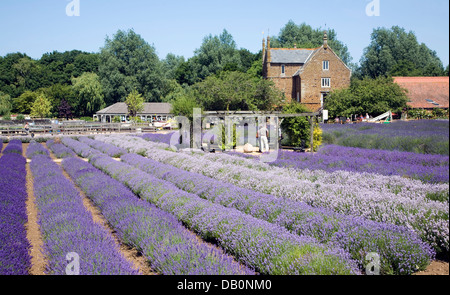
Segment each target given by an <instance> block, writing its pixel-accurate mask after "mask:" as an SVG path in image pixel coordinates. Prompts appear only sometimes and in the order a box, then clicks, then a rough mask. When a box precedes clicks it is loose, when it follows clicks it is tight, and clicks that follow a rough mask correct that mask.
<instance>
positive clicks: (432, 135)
mask: <svg viewBox="0 0 450 295" xmlns="http://www.w3.org/2000/svg"><path fill="white" fill-rule="evenodd" d="M321 127H322V129H323V138H324V143H325V144H335V145H340V146H346V147H357V148H365V149H377V150H391V151H394V150H395V151H403V152H413V153H421V154H440V155H447V156H448V155H449V121H448V120H420V121H395V122H393V123H391V124H373V123H359V124H344V125H341V124H322V125H321Z"/></svg>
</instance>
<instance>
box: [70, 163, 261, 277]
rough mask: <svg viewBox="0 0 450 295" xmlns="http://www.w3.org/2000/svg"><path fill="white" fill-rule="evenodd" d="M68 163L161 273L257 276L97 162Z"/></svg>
mask: <svg viewBox="0 0 450 295" xmlns="http://www.w3.org/2000/svg"><path fill="white" fill-rule="evenodd" d="M95 157H98V156H95ZM95 157H94V158H95ZM114 162H116V161H114ZM63 166H64V168H65V169H66V171H67V172H68V174H69V175H70V176H71V177H72V178H73V179H74V180H75V181H76V182H77V183H78V184H79V185H80V186H81V188H82V189H83V190H84V191H85V192H86V194H87V195H88V196H89V197H90V198H91V199H92V200H93V202H94V203H95V204H96V205H97V206H98V207H99V208H100V210H101V211H102V213H103V215H104V216H105V218H106V219H107V220H108V222H109V223H110V224H111V225H112V226H113V227H114V229H115V230H116V231H117V233H118V235H119V237H120V238H121V240H122V241H124V242H125V243H127V244H129V245H130V246H133V247H136V248H137V249H138V250H139V251H140V252H141V253H143V255H144V256H145V257H146V258H147V259H148V260H149V261H150V263H151V265H152V268H154V269H155V270H157V271H158V272H160V273H161V274H165V275H200V274H202V275H205V274H206V275H218V274H222V275H224V274H228V275H236V274H238V275H244V274H254V272H253V271H252V270H250V269H248V268H247V267H244V266H241V265H239V264H238V263H237V262H236V261H234V260H233V258H232V257H231V256H229V255H227V254H226V253H225V252H223V251H221V250H219V249H216V248H214V247H212V246H211V245H207V244H206V243H204V242H202V241H201V240H199V239H198V237H196V236H195V235H194V234H193V233H192V232H189V231H188V230H186V228H184V226H183V225H182V224H181V223H180V222H179V221H178V220H177V219H176V218H175V217H174V216H173V215H172V214H169V213H167V212H164V211H162V210H160V209H158V208H156V206H154V205H152V204H149V203H148V202H146V201H143V200H140V199H139V198H137V197H136V196H135V195H134V194H133V193H132V192H131V191H130V190H129V189H128V188H126V187H125V186H124V185H123V184H121V183H119V182H118V181H117V180H114V179H112V178H111V177H109V176H107V175H105V174H104V173H102V172H101V171H99V170H98V169H96V168H94V167H93V166H92V165H91V164H89V163H86V162H84V161H82V160H80V159H75V158H70V159H65V160H64V161H63Z"/></svg>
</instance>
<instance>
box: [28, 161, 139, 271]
mask: <svg viewBox="0 0 450 295" xmlns="http://www.w3.org/2000/svg"><path fill="white" fill-rule="evenodd" d="M30 167H31V171H32V173H33V177H34V194H35V196H36V205H37V208H38V212H39V213H38V220H39V225H40V229H41V233H42V238H43V241H44V247H43V249H44V253H45V255H46V258H47V260H48V264H47V269H46V272H47V273H48V274H53V275H64V274H66V267H67V265H68V263H69V262H68V261H67V260H66V255H67V254H68V253H73V252H74V253H77V254H78V255H79V257H80V274H81V275H123V274H125V275H135V274H138V270H136V269H134V268H133V266H132V265H131V263H130V262H129V261H127V260H126V259H125V257H124V256H122V254H121V253H120V252H119V248H118V246H117V245H116V244H115V241H114V239H113V238H112V237H111V236H110V235H109V233H108V232H107V231H106V230H105V229H104V228H102V227H101V226H100V225H99V224H97V223H95V222H94V221H93V219H92V215H91V214H90V213H89V212H88V211H87V209H86V208H85V207H84V205H83V201H82V197H81V196H80V194H79V193H78V191H77V190H76V188H75V187H74V185H73V184H72V183H71V182H70V181H69V180H68V179H67V178H66V177H65V176H63V173H62V170H61V168H60V167H59V166H58V165H57V164H55V163H54V162H53V161H52V160H51V159H50V158H48V157H47V156H45V155H37V156H34V157H33V160H32V161H31V164H30Z"/></svg>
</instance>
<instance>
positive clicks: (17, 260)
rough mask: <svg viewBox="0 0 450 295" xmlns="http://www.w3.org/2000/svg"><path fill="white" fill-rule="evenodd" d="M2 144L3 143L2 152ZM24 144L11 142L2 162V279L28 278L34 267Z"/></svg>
mask: <svg viewBox="0 0 450 295" xmlns="http://www.w3.org/2000/svg"><path fill="white" fill-rule="evenodd" d="M2 145H3V142H2V141H1V140H0V150H1V148H2ZM25 165H26V159H25V158H24V157H23V156H22V142H21V141H16V140H12V141H11V142H10V143H9V144H8V145H7V146H6V148H5V150H4V152H3V156H2V157H1V158H0V167H1V173H0V275H27V274H28V271H29V269H30V267H31V257H30V255H29V250H30V248H31V245H30V243H29V241H28V239H27V234H26V228H25V225H26V222H27V220H28V218H27V209H26V201H27V198H28V194H27V190H26V168H25Z"/></svg>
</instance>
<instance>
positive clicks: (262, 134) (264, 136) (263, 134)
mask: <svg viewBox="0 0 450 295" xmlns="http://www.w3.org/2000/svg"><path fill="white" fill-rule="evenodd" d="M268 137H269V130H268V129H267V127H266V124H263V125H262V126H261V128H260V129H259V130H258V138H259V147H260V149H261V153H265V152H268V151H269V140H268Z"/></svg>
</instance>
